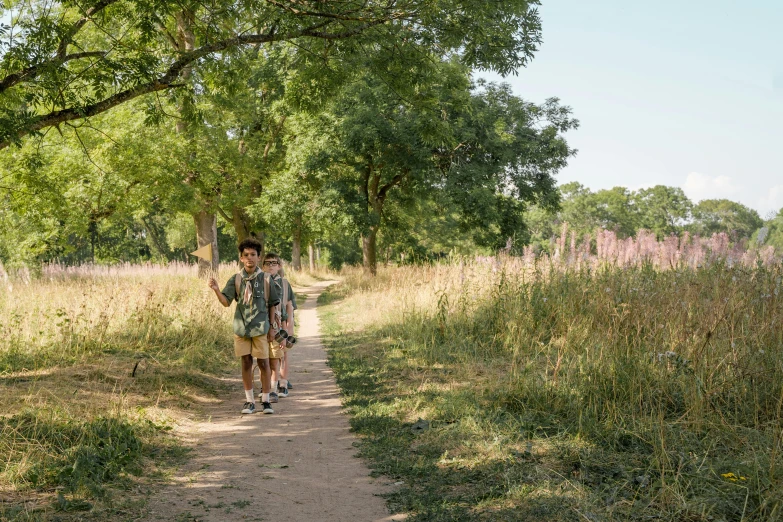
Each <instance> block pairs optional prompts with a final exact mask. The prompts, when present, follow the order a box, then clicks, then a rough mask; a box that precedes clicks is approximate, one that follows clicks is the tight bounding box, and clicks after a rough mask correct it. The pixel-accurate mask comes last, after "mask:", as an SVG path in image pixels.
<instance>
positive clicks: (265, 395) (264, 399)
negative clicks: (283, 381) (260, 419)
mask: <svg viewBox="0 0 783 522" xmlns="http://www.w3.org/2000/svg"><path fill="white" fill-rule="evenodd" d="M261 402H269V394H268V393H262V394H261Z"/></svg>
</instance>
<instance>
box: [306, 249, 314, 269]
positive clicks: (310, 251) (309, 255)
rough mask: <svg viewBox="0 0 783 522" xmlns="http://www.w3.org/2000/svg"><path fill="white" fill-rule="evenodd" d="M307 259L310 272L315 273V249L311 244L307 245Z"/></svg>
mask: <svg viewBox="0 0 783 522" xmlns="http://www.w3.org/2000/svg"><path fill="white" fill-rule="evenodd" d="M307 257H309V258H310V272H315V249H314V248H313V244H312V243H310V244H309V245H307Z"/></svg>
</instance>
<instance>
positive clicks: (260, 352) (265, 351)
mask: <svg viewBox="0 0 783 522" xmlns="http://www.w3.org/2000/svg"><path fill="white" fill-rule="evenodd" d="M234 355H236V356H237V357H242V356H243V355H252V356H253V357H255V358H256V359H269V341H267V339H266V335H259V336H258V337H240V336H238V335H236V334H234Z"/></svg>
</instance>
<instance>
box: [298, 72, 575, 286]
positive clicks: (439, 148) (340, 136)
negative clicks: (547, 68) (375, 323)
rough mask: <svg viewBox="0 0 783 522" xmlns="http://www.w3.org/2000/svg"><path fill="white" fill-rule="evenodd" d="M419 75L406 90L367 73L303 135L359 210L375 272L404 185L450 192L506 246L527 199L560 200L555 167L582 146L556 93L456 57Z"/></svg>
mask: <svg viewBox="0 0 783 522" xmlns="http://www.w3.org/2000/svg"><path fill="white" fill-rule="evenodd" d="M419 82H420V89H418V90H417V92H416V93H415V95H412V96H410V97H408V98H402V97H401V96H400V95H399V93H398V92H397V91H395V90H394V89H393V88H391V87H390V86H389V85H388V84H387V83H386V82H384V81H381V80H379V79H378V78H377V77H375V76H372V75H366V74H365V75H361V76H358V77H357V78H356V79H355V80H354V81H352V82H350V83H348V84H347V86H346V88H345V89H343V91H342V92H341V94H340V96H339V97H338V98H337V99H336V100H335V101H334V103H333V104H332V105H331V106H330V108H329V110H328V111H327V112H325V113H324V114H323V115H320V116H319V117H318V118H316V119H314V121H313V123H312V124H311V125H308V126H307V128H306V129H303V132H302V135H301V137H300V139H302V142H301V143H300V144H299V145H298V147H299V148H306V149H307V150H308V151H309V155H308V157H307V161H306V162H305V163H306V167H307V168H308V169H309V170H310V171H311V172H315V173H317V175H320V176H321V177H322V178H323V179H324V185H325V186H327V187H329V188H330V189H331V190H332V191H333V192H334V193H335V194H339V197H340V199H341V200H342V201H343V207H344V209H345V210H346V212H348V213H349V214H351V215H352V216H353V218H354V221H355V223H356V225H357V228H358V229H359V231H360V240H361V245H362V251H363V264H364V267H365V270H366V271H367V272H368V273H373V274H374V273H375V271H376V262H377V239H378V234H379V231H380V230H381V228H382V227H383V226H384V223H385V209H386V207H387V204H388V202H389V201H390V200H391V199H392V198H394V197H397V196H395V195H397V194H400V193H401V191H406V192H407V193H409V194H410V193H413V194H415V197H416V198H417V199H427V198H432V197H433V196H434V195H435V194H440V195H442V196H444V195H445V196H447V197H449V198H450V200H451V202H452V203H453V204H454V205H455V208H456V209H457V210H458V213H459V217H460V221H461V225H462V227H463V229H464V230H467V231H471V232H473V233H474V234H473V235H474V240H475V241H476V242H477V243H478V244H480V245H487V246H492V247H495V248H498V247H502V246H505V245H506V244H507V242H508V241H509V239H512V240H513V238H514V237H515V235H517V234H519V233H521V232H523V227H524V225H523V223H522V213H523V210H524V207H525V205H526V204H527V203H529V202H532V201H539V202H541V203H542V204H545V205H550V204H554V203H555V202H556V197H555V195H554V179H553V174H554V173H555V172H557V170H558V169H559V168H561V167H562V166H563V165H565V162H566V160H567V158H568V157H569V156H570V155H571V154H572V153H573V151H572V150H571V149H570V148H569V147H568V146H567V144H566V143H565V141H564V140H563V138H562V135H561V133H562V132H563V131H565V130H567V129H569V128H571V127H573V126H574V125H576V122H575V120H573V119H572V118H571V117H570V111H569V109H567V108H564V107H560V106H559V105H558V104H557V102H556V101H555V100H550V101H549V102H547V103H546V104H545V105H544V106H536V105H533V104H530V103H526V102H524V101H522V100H520V99H519V98H517V97H515V96H513V95H512V94H511V92H510V89H509V88H508V86H496V85H492V84H479V85H475V86H472V85H471V83H470V79H469V75H468V74H467V71H466V70H465V69H464V68H463V67H462V66H461V65H458V64H456V63H453V62H452V63H448V62H444V63H441V64H440V65H439V66H438V69H437V73H436V74H432V75H428V76H424V77H422V78H419ZM420 226H427V225H426V223H421V224H420Z"/></svg>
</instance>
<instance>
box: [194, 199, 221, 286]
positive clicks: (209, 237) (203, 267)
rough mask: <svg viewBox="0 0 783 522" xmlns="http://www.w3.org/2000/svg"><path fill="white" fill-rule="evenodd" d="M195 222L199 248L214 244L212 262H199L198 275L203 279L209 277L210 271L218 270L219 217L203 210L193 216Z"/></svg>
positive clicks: (201, 260) (200, 260)
mask: <svg viewBox="0 0 783 522" xmlns="http://www.w3.org/2000/svg"><path fill="white" fill-rule="evenodd" d="M193 221H194V222H195V223H196V239H197V242H198V247H199V248H201V247H203V246H204V245H206V244H208V243H211V244H212V262H211V263H210V262H208V261H204V260H203V259H201V258H199V260H198V275H199V277H203V276H205V275H208V274H209V273H210V271H217V269H218V246H217V216H215V214H213V213H211V212H207V211H206V210H202V211H200V212H197V213H195V214H193Z"/></svg>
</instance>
